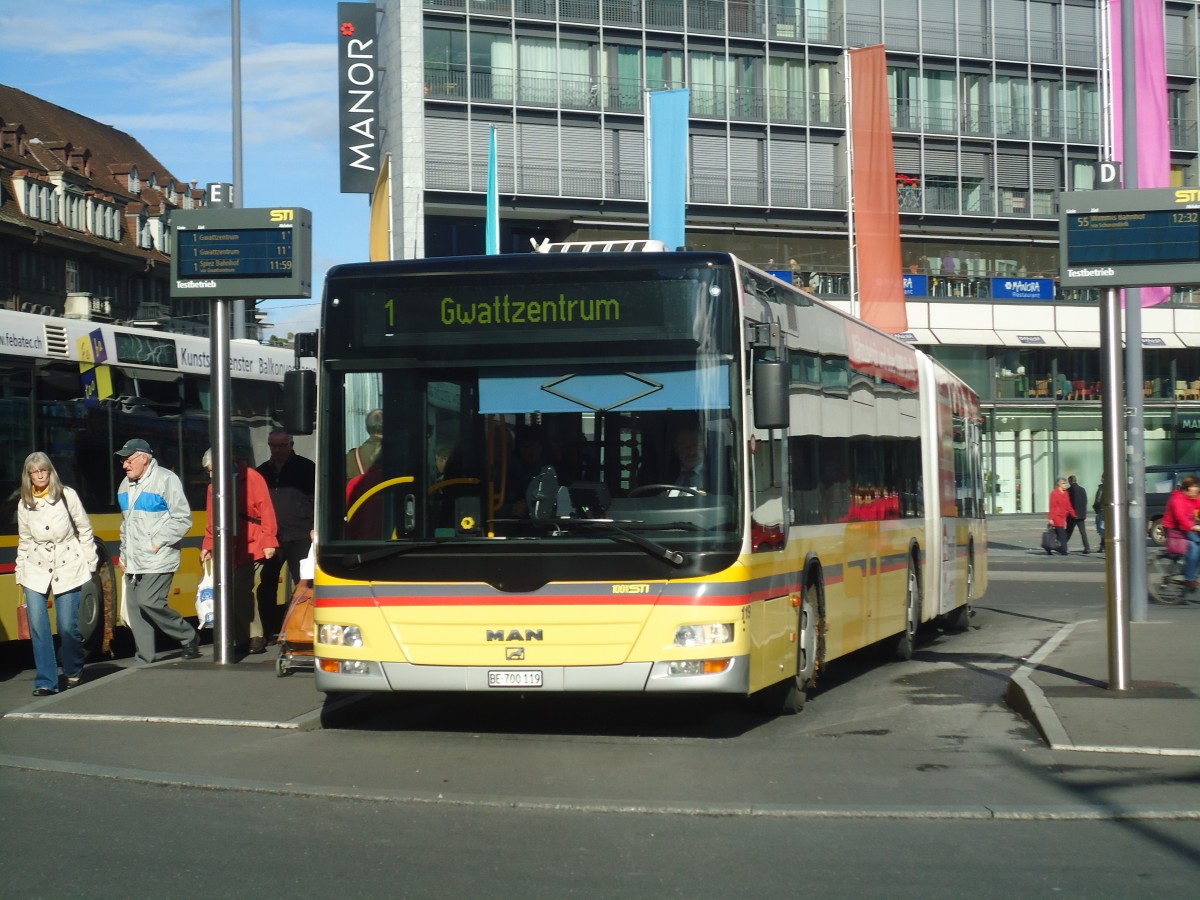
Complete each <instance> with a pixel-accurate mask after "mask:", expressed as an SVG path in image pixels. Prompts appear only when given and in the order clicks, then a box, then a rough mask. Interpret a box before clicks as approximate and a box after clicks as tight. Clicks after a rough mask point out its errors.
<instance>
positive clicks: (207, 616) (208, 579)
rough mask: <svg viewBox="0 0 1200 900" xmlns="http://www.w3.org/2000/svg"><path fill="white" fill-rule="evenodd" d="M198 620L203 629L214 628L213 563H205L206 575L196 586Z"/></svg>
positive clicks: (208, 561) (201, 577)
mask: <svg viewBox="0 0 1200 900" xmlns="http://www.w3.org/2000/svg"><path fill="white" fill-rule="evenodd" d="M196 618H197V619H198V620H199V624H200V627H201V628H212V627H213V575H212V562H211V561H210V560H205V561H204V574H203V575H202V576H200V583H199V584H198V585H196Z"/></svg>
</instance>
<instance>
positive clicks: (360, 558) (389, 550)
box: [342, 541, 446, 569]
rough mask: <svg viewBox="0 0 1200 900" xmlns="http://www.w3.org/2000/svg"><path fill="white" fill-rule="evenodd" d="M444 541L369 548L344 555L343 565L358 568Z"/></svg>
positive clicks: (437, 545) (436, 545) (426, 548)
mask: <svg viewBox="0 0 1200 900" xmlns="http://www.w3.org/2000/svg"><path fill="white" fill-rule="evenodd" d="M444 543H446V541H416V542H414V543H411V544H398V545H395V546H391V547H380V548H379V549H378V550H368V551H366V552H365V553H347V554H346V555H345V556H343V557H342V565H343V566H345V567H346V568H347V569H357V568H358V567H359V566H362V565H365V564H366V563H369V562H377V561H378V560H381V559H387V558H388V557H389V556H403V555H404V554H405V553H410V552H412V551H413V550H428V549H429V548H430V547H440V546H442V544H444Z"/></svg>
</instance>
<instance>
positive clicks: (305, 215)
mask: <svg viewBox="0 0 1200 900" xmlns="http://www.w3.org/2000/svg"><path fill="white" fill-rule="evenodd" d="M171 227H172V229H173V231H174V237H175V242H174V252H173V253H172V254H171V296H173V297H225V298H233V299H237V298H244V299H262V298H272V297H311V296H312V214H311V213H310V212H309V211H308V210H307V209H300V208H298V207H284V208H279V209H230V208H216V209H194V210H177V211H175V212H174V213H173V214H172V216H171Z"/></svg>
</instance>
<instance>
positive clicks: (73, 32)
mask: <svg viewBox="0 0 1200 900" xmlns="http://www.w3.org/2000/svg"><path fill="white" fill-rule="evenodd" d="M232 8H233V2H232V0H187V2H155V0H37V2H28V0H0V36H2V37H3V50H2V51H0V84H7V85H10V86H11V87H15V88H19V89H20V90H23V91H25V92H26V93H29V94H33V95H34V96H36V97H39V98H41V99H43V100H48V101H50V102H51V103H55V104H57V105H58V106H62V107H64V108H66V109H70V110H72V111H74V112H77V113H79V114H81V115H84V116H87V117H88V118H90V119H95V120H96V121H98V122H103V123H104V124H106V125H111V126H113V127H114V128H117V129H119V130H121V131H124V132H126V133H127V134H129V135H131V136H132V137H134V138H136V139H137V140H138V141H139V142H140V143H141V144H142V146H144V147H145V148H146V149H147V150H148V151H149V152H150V153H151V154H153V155H154V156H155V157H156V158H157V159H158V160H159V161H160V162H161V163H162V164H163V165H164V166H166V167H167V169H168V170H169V171H170V173H171V174H172V175H174V176H175V177H176V178H177V179H179V180H180V181H184V182H192V181H195V182H197V183H198V184H199V185H200V186H201V187H203V186H205V185H207V184H209V183H210V182H232V181H233V180H234V179H233V156H234V153H233V87H232V85H233V75H232V46H233V27H232ZM240 14H241V84H242V104H241V106H242V175H243V180H244V181H245V186H244V190H243V192H242V204H241V205H242V206H245V207H278V206H298V207H303V208H305V209H309V210H311V211H312V219H313V296H312V298H311V299H307V300H306V299H287V300H270V299H267V300H265V301H264V302H262V303H260V304H259V308H260V309H264V310H266V312H267V313H268V321H269V322H271V323H272V325H273V327H272V328H269V329H268V330H267V333H268V334H279V335H287V334H288V333H289V332H294V331H311V330H313V329H315V328H316V327H317V324H318V303H319V298H320V296H321V290H322V287H323V285H324V276H325V272H326V270H327V269H329V267H330V266H333V265H336V264H337V263H343V262H354V261H359V260H365V259H367V257H368V244H367V233H368V225H369V206H368V203H367V199H368V198H367V195H366V194H342V193H341V192H340V190H339V182H338V147H337V125H338V121H337V24H338V23H337V0H241V2H240ZM48 20H53V21H54V22H55V23H58V24H56V25H48ZM60 26H65V27H60ZM22 35H24V37H21V36H22Z"/></svg>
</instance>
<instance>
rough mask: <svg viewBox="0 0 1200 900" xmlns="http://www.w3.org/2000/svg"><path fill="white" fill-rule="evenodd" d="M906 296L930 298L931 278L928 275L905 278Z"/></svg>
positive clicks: (906, 276) (907, 276)
mask: <svg viewBox="0 0 1200 900" xmlns="http://www.w3.org/2000/svg"><path fill="white" fill-rule="evenodd" d="M904 296H905V297H928V296H929V276H928V275H905V276H904Z"/></svg>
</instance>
